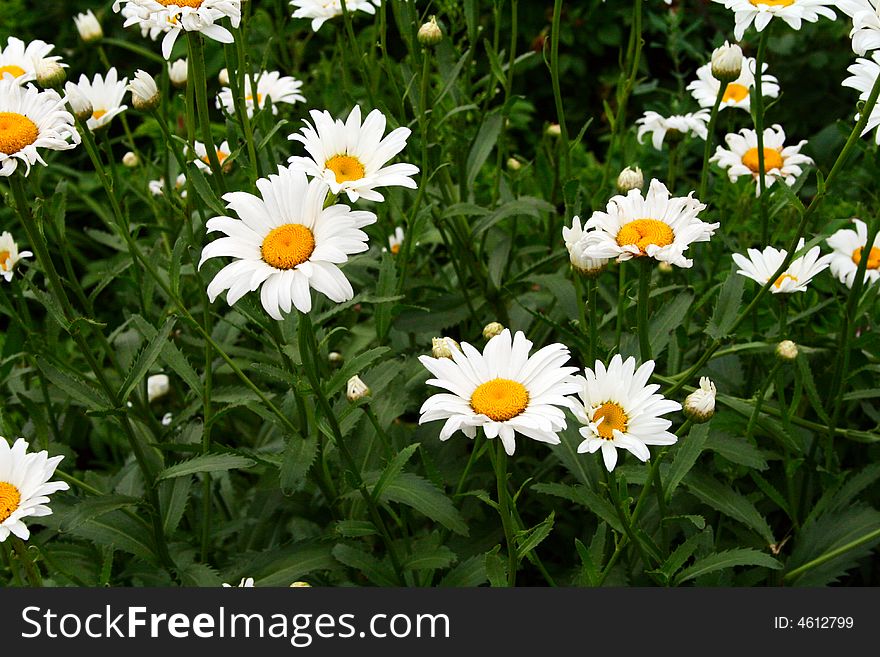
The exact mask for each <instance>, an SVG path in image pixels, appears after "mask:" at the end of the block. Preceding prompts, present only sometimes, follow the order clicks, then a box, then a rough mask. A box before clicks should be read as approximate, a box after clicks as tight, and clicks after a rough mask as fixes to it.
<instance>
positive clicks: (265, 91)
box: [217, 71, 306, 116]
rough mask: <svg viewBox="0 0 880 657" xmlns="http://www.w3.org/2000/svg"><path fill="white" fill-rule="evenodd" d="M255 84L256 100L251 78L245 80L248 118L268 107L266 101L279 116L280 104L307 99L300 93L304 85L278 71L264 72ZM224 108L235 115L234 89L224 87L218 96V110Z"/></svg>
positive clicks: (301, 101) (246, 77) (291, 103)
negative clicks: (270, 102)
mask: <svg viewBox="0 0 880 657" xmlns="http://www.w3.org/2000/svg"><path fill="white" fill-rule="evenodd" d="M254 84H256V85H257V95H256V98H254V94H253V91H251V79H250V76H245V78H244V101H245V106H246V107H247V113H248V116H253V115H254V112H256V111H257V110H260V109H262V108H263V107H265V106H266V101H269V100H271V101H272V114H278V107H277V105H278V103H287V104H289V105H293V104H295V103H304V102H305V100H306V98H305V96H303V95H302V94H301V93H300V89H301V88H302V85H303V83H302V82H301V81H300V80H297V79H296V78H294V77H292V76H290V75H281V73H279V72H278V71H263V72H262V73H260V75H259V76H258V77H256V79H255V81H254ZM221 107H222V108H223V109H224V110H226V111H227V112H228V113H229V114H233V113H235V99H234V98H233V95H232V89H230V88H229V87H228V86H224V87H222V88H221V89H220V93H219V94H218V95H217V108H218V109H219V108H221Z"/></svg>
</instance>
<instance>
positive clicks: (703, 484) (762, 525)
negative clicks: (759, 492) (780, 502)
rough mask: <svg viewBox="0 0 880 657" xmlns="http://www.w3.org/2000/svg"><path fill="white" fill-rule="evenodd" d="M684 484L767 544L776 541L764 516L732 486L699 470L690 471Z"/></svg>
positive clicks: (705, 502)
mask: <svg viewBox="0 0 880 657" xmlns="http://www.w3.org/2000/svg"><path fill="white" fill-rule="evenodd" d="M684 484H685V486H687V489H688V491H689V492H690V493H691V494H692V495H694V496H695V497H696V498H698V499H699V500H700V501H701V502H703V503H704V504H708V505H709V506H711V507H712V508H713V509H716V510H717V511H720V512H721V513H723V514H724V515H726V516H729V517H731V518H733V519H734V520H737V521H739V522H741V523H743V524H744V525H746V526H747V527H749V528H750V529H752V530H753V531H755V532H756V533H757V534H759V535H760V536H761V538H763V539H764V540H765V541H766V542H767V545H772V544H774V543H776V539H775V538H774V537H773V531H772V530H771V529H770V525H768V524H767V521H766V520H765V519H764V516H762V515H761V514H760V513H759V512H758V510H757V509H756V508H755V505H754V504H752V503H751V502H750V501H749V500H748V499H747V498H746V497H745V496H743V495H741V494H739V493H737V492H736V491H735V490H734V489H733V488H732V487H730V486H725V485H724V484H722V483H720V482H719V481H717V480H715V479H713V478H712V477H710V476H709V475H704V474H701V473H699V472H691V473H690V474H689V475H688V476H687V477H685V479H684Z"/></svg>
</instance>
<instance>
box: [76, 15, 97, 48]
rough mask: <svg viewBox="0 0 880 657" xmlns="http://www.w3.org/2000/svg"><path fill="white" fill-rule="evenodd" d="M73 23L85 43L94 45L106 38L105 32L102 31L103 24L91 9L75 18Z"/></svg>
mask: <svg viewBox="0 0 880 657" xmlns="http://www.w3.org/2000/svg"><path fill="white" fill-rule="evenodd" d="M73 23H74V25H76V31H77V32H79V38H80V39H82V40H83V42H84V43H92V42H94V41H100V40H101V39H103V38H104V30H102V29H101V24H100V23H99V22H98V19H97V17H96V16H95V14H94V13H92V10H91V9H89V10H87V11H86V13H84V14H77V15H76V16H74V17H73Z"/></svg>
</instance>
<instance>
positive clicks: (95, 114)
mask: <svg viewBox="0 0 880 657" xmlns="http://www.w3.org/2000/svg"><path fill="white" fill-rule="evenodd" d="M106 113H107V110H101V109H99V110H95V111H94V112H92V118H93V119H95V121H97V120H98V119H100V118H101V117H102V116H104V115H105V114H106Z"/></svg>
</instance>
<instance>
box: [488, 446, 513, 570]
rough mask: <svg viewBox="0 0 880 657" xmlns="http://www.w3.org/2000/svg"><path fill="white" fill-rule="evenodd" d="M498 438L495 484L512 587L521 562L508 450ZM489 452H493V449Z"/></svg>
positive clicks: (494, 461)
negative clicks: (515, 533)
mask: <svg viewBox="0 0 880 657" xmlns="http://www.w3.org/2000/svg"><path fill="white" fill-rule="evenodd" d="M496 440H497V443H498V445H497V446H496V450H495V454H494V456H495V458H494V459H493V464H492V465H493V466H494V470H495V484H496V489H497V491H498V515H500V516H501V526H502V528H503V529H504V542H505V543H506V544H507V586H509V587H512V586H516V571H517V566H518V563H519V562H518V559H517V555H516V543H515V541H514V531H513V518H512V516H511V513H510V492H509V491H508V490H507V452H505V451H504V443H503V442H502V440H501V438H500V437H499V438H497V439H496ZM489 453H490V455H491V454H492V452H491V450H490V452H489Z"/></svg>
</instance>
